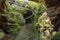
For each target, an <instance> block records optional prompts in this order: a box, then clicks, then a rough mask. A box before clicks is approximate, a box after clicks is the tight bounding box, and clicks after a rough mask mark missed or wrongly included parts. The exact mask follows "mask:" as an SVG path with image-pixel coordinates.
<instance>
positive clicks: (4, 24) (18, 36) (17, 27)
mask: <svg viewBox="0 0 60 40" xmlns="http://www.w3.org/2000/svg"><path fill="white" fill-rule="evenodd" d="M33 1H34V0H32V1H23V0H12V1H11V0H8V1H6V0H2V1H0V9H1V10H0V26H1V27H0V29H2V30H1V31H0V39H1V40H4V39H6V40H7V39H8V40H10V39H11V40H60V38H59V37H60V30H59V29H58V30H59V31H58V32H55V31H54V30H55V29H54V28H57V27H56V26H58V25H57V24H56V25H55V24H54V23H55V21H54V20H55V19H56V20H57V19H58V16H59V15H58V16H55V15H54V14H49V13H47V12H46V10H48V8H49V7H51V6H52V5H49V4H46V3H45V1H40V2H43V3H39V2H38V1H35V2H33ZM2 4H3V5H2ZM51 4H52V3H51ZM53 5H54V4H53ZM29 11H30V12H29ZM49 11H51V10H49ZM49 11H48V12H49ZM29 13H32V14H29ZM25 15H27V16H26V18H25V17H24V16H25ZM51 16H52V17H51ZM26 20H28V23H27V21H26ZM30 21H31V22H30ZM57 21H59V19H58V20H57ZM58 28H59V27H58ZM3 32H4V33H3ZM8 34H9V35H8ZM8 36H10V37H8ZM11 36H12V38H14V39H12V38H11ZM9 38H10V39H9Z"/></svg>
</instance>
